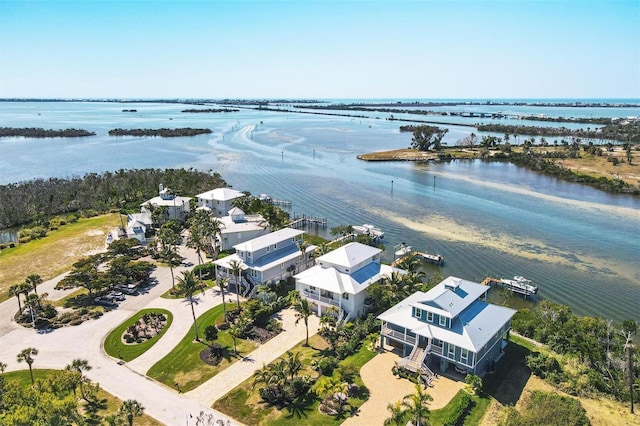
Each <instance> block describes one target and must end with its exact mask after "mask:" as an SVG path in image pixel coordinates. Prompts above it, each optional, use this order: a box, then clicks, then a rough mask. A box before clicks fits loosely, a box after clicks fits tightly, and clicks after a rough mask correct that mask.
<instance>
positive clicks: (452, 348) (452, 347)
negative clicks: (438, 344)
mask: <svg viewBox="0 0 640 426" xmlns="http://www.w3.org/2000/svg"><path fill="white" fill-rule="evenodd" d="M447 353H448V354H449V358H455V356H456V345H452V344H451V343H449V351H448V352H447Z"/></svg>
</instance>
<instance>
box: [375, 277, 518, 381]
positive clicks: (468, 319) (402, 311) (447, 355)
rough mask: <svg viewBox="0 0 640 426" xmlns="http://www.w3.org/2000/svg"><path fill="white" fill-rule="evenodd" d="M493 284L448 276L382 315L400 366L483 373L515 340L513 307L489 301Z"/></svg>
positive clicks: (428, 372)
mask: <svg viewBox="0 0 640 426" xmlns="http://www.w3.org/2000/svg"><path fill="white" fill-rule="evenodd" d="M489 289H490V287H489V286H486V285H482V284H479V283H475V282H472V281H467V280H463V279H460V278H456V277H448V278H446V279H445V280H444V281H442V282H441V283H440V284H438V285H437V286H435V287H434V288H432V289H431V290H429V291H427V292H426V293H425V292H416V293H414V294H412V295H411V296H409V297H408V298H406V299H404V300H403V301H401V302H400V303H398V304H397V305H395V306H393V307H392V308H390V309H389V310H387V311H386V312H384V313H382V314H381V315H379V316H378V318H379V319H380V320H381V321H382V326H381V339H382V341H383V342H384V343H386V344H388V345H391V346H394V347H396V348H398V349H399V350H400V351H401V352H402V355H403V357H404V358H403V359H402V360H400V362H399V363H398V364H399V365H400V366H402V367H404V368H407V369H409V370H411V371H416V372H421V373H422V374H423V375H427V376H430V375H432V374H433V373H432V372H431V371H432V370H431V369H430V368H436V369H438V370H439V371H440V372H443V373H444V372H446V371H447V369H449V368H454V369H455V370H456V371H458V372H460V373H472V374H476V375H483V374H485V373H486V372H487V371H490V370H491V369H492V368H493V366H494V365H495V362H496V361H497V360H498V359H499V358H500V356H501V355H502V353H503V349H504V347H505V346H506V344H507V342H508V340H509V331H510V329H511V317H512V316H513V315H514V314H515V313H516V311H514V310H513V309H509V308H505V307H503V306H498V305H494V304H491V303H488V302H487V301H486V295H487V292H488V291H489Z"/></svg>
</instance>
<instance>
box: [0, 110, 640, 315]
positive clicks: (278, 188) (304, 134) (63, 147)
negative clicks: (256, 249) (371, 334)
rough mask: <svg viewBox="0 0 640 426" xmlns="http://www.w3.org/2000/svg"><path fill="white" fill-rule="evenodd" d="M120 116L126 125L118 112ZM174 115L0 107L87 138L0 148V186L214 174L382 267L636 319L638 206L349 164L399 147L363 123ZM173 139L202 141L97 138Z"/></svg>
mask: <svg viewBox="0 0 640 426" xmlns="http://www.w3.org/2000/svg"><path fill="white" fill-rule="evenodd" d="M130 108H135V109H137V110H138V112H137V113H123V112H122V109H130ZM184 108H185V106H181V105H158V104H108V103H39V104H35V103H0V125H1V126H16V127H23V126H25V127H26V126H28V127H45V128H67V127H76V128H84V129H88V130H92V131H95V132H96V133H98V135H97V136H95V137H90V138H78V139H34V140H32V139H24V138H4V139H0V183H8V182H16V181H21V180H28V179H32V178H35V177H50V176H57V177H60V176H61V177H70V176H78V175H82V174H84V173H87V172H101V171H105V170H116V169H119V168H141V167H177V166H182V167H196V168H199V169H203V170H213V171H217V172H219V173H221V174H222V176H223V177H224V178H225V179H226V180H227V182H228V183H229V184H231V185H233V186H234V187H235V188H236V189H241V190H245V189H246V190H249V191H251V192H252V193H254V194H259V193H269V194H271V195H272V196H274V197H276V198H287V199H291V200H293V206H292V208H291V212H292V213H293V212H294V211H295V212H305V213H307V214H313V215H319V216H324V217H327V218H328V220H329V226H336V225H339V224H362V223H374V224H376V225H377V226H380V227H381V228H383V230H384V231H385V232H386V236H385V243H386V245H387V251H386V253H385V257H386V260H388V261H390V260H392V258H393V250H392V247H393V245H394V244H398V243H400V242H403V241H404V242H407V243H408V244H411V245H413V246H414V247H415V248H416V249H419V250H424V251H430V252H439V253H442V254H444V255H445V256H446V259H447V264H446V266H445V267H443V268H442V273H443V274H444V275H457V276H460V277H463V278H468V279H474V280H481V279H482V278H483V277H484V276H486V275H492V276H497V277H511V276H513V275H524V276H526V277H527V278H530V279H533V280H534V282H535V283H536V284H537V285H538V286H539V287H540V296H541V297H545V298H549V299H550V300H552V301H555V302H559V303H564V304H568V305H570V306H572V307H573V309H574V310H575V311H576V312H578V313H582V314H595V315H601V316H603V317H607V318H614V319H618V320H620V319H624V318H635V319H640V266H638V261H637V259H638V255H639V254H640V238H638V236H639V235H640V199H639V198H632V197H626V196H616V195H612V194H606V193H603V192H601V191H597V190H594V189H592V188H589V187H584V186H580V185H574V184H570V183H566V182H561V181H557V180H556V179H554V178H549V177H545V176H541V175H538V174H536V173H533V172H530V171H528V170H524V169H520V168H518V167H515V166H513V165H511V164H508V163H497V162H496V163H483V162H480V161H471V162H469V161H467V162H451V163H442V164H429V165H420V164H413V163H366V162H362V161H359V160H357V159H356V155H357V154H359V153H364V152H369V151H375V150H383V149H392V148H401V147H406V146H408V145H409V143H410V135H408V134H401V133H399V131H398V126H399V124H398V123H393V122H388V121H385V120H376V119H375V118H370V119H360V118H347V117H330V116H315V115H303V114H293V113H286V114H283V113H276V112H260V111H252V110H243V111H241V112H238V113H229V114H183V113H180V110H181V109H184ZM519 108H521V107H519ZM585 113H588V111H587V112H585ZM38 114H40V115H38ZM183 126H190V127H208V128H211V129H212V130H213V131H214V133H213V134H212V135H201V136H196V137H192V138H166V139H160V138H132V137H109V136H107V131H108V130H109V129H111V128H115V127H129V128H138V127H152V128H159V127H183ZM471 130H472V129H467V128H462V127H458V128H452V129H451V130H450V134H449V135H448V136H450V137H451V141H452V142H455V140H457V139H458V138H460V137H464V135H466V134H468V132H470V131H471ZM434 177H435V186H434ZM392 181H393V184H392ZM319 232H320V233H321V234H322V233H324V234H325V235H326V231H323V230H319ZM428 269H429V270H436V269H437V268H435V267H428Z"/></svg>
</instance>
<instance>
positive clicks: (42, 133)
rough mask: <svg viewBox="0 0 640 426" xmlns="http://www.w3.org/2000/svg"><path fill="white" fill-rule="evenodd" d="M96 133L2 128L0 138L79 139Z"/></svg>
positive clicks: (38, 128) (37, 128) (75, 130)
mask: <svg viewBox="0 0 640 426" xmlns="http://www.w3.org/2000/svg"><path fill="white" fill-rule="evenodd" d="M95 135H96V134H95V132H90V131H88V130H84V129H49V130H46V129H43V128H41V127H20V128H18V127H0V138H1V137H10V136H22V137H25V138H78V137H83V136H95Z"/></svg>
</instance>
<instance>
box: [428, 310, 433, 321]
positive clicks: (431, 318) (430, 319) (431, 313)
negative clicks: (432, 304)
mask: <svg viewBox="0 0 640 426" xmlns="http://www.w3.org/2000/svg"><path fill="white" fill-rule="evenodd" d="M427 321H429V322H433V312H427Z"/></svg>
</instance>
